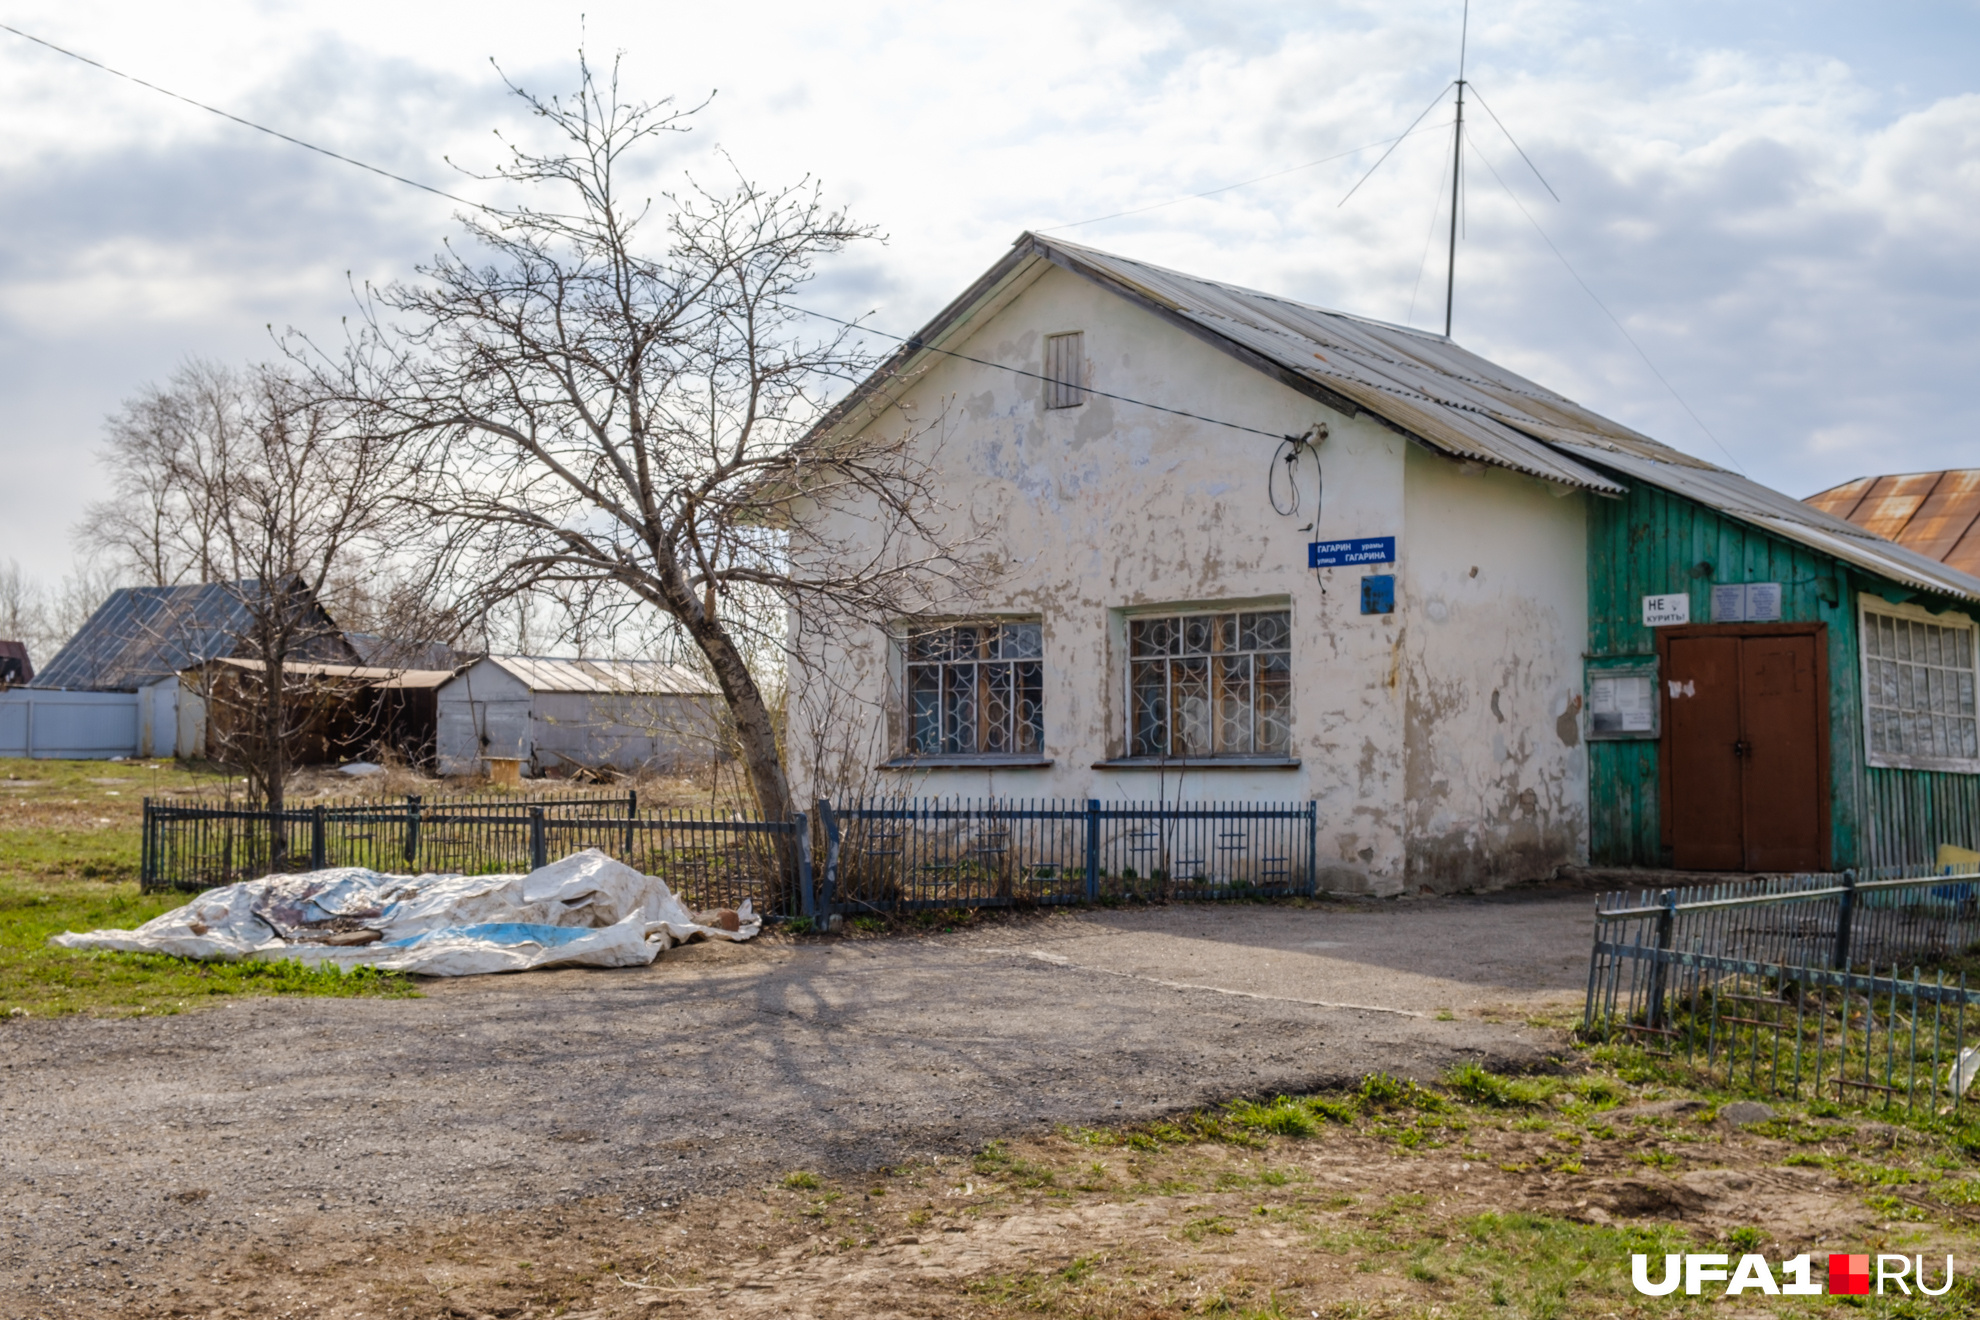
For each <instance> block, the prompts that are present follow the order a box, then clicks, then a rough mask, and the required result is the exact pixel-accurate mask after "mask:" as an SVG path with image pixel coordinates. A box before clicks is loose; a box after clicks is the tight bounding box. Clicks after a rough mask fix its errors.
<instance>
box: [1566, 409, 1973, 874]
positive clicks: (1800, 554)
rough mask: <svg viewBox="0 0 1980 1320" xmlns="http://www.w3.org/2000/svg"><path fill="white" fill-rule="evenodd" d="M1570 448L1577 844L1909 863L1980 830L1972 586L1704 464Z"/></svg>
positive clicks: (1625, 859)
mask: <svg viewBox="0 0 1980 1320" xmlns="http://www.w3.org/2000/svg"><path fill="white" fill-rule="evenodd" d="M1657 448H1658V449H1659V450H1662V452H1661V453H1653V452H1651V451H1648V450H1647V449H1646V448H1645V447H1642V446H1628V447H1627V448H1622V447H1619V448H1616V449H1614V450H1613V451H1611V452H1608V453H1606V454H1601V455H1599V456H1598V455H1597V454H1596V453H1594V452H1587V451H1584V452H1581V453H1578V454H1577V457H1580V458H1582V459H1583V460H1584V461H1587V462H1589V463H1591V465H1599V466H1601V467H1603V468H1606V469H1607V470H1609V471H1611V472H1613V473H1614V474H1615V475H1616V476H1617V477H1618V478H1620V479H1621V481H1622V482H1623V484H1625V485H1626V486H1628V488H1629V491H1628V494H1627V495H1625V496H1623V497H1622V498H1619V499H1590V500H1589V501H1588V506H1587V507H1588V559H1589V563H1588V615H1589V622H1588V647H1587V680H1588V700H1589V705H1590V711H1589V718H1588V721H1587V728H1588V738H1589V745H1588V771H1589V859H1590V862H1591V864H1593V865H1596V866H1635V867H1676V868H1679V869H1687V870H1690V869H1698V870H1740V871H1783V870H1815V869H1836V868H1842V867H1856V868H1885V867H1906V866H1918V865H1922V864H1930V863H1932V862H1934V860H1935V858H1936V856H1937V852H1938V849H1939V848H1940V846H1942V845H1947V844H1951V845H1954V846H1957V847H1963V848H1969V849H1970V848H1974V847H1975V846H1976V843H1977V842H1980V743H1977V742H1976V725H1975V690H1974V689H1975V681H1976V678H1975V666H1976V655H1975V651H1976V635H1975V633H1976V629H1975V622H1974V621H1975V618H1976V617H1980V608H1976V606H1980V581H1976V580H1975V579H1973V578H1971V577H1968V576H1967V575H1965V574H1963V573H1959V572H1957V571H1955V570H1952V569H1950V568H1948V567H1946V566H1945V565H1943V564H1940V563H1938V562H1937V561H1934V560H1932V559H1929V558H1926V557H1924V556H1921V555H1918V554H1916V553H1914V552H1912V551H1909V550H1906V549H1904V548H1902V547H1900V546H1897V545H1895V544H1893V543H1892V542H1889V541H1885V540H1883V539H1882V538H1880V537H1877V536H1874V535H1872V534H1871V533H1869V532H1866V531H1864V530H1863V529H1861V528H1859V527H1856V526H1854V525H1853V524H1850V523H1847V522H1844V521H1843V520H1841V519H1838V518H1833V517H1831V516H1829V515H1827V514H1824V513H1820V512H1819V511H1816V510H1813V509H1811V508H1809V507H1808V506H1806V505H1804V504H1802V503H1801V502H1799V501H1796V500H1793V499H1790V498H1789V497H1787V496H1785V495H1782V494H1780V493H1778V492H1775V491H1772V490H1769V489H1767V488H1765V487H1763V486H1759V485H1757V484H1756V483H1754V482H1751V481H1748V480H1746V479H1745V478H1743V477H1738V476H1735V475H1734V474H1732V473H1729V472H1725V471H1723V470H1720V469H1718V468H1714V467H1711V466H1709V465H1706V464H1703V463H1698V462H1697V461H1696V460H1689V459H1686V458H1684V457H1683V456H1680V455H1677V454H1675V453H1674V452H1673V451H1670V450H1664V449H1662V447H1661V446H1658V447H1657Z"/></svg>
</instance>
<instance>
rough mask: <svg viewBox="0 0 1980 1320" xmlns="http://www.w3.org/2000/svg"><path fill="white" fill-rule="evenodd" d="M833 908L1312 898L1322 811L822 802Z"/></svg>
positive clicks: (1309, 807)
mask: <svg viewBox="0 0 1980 1320" xmlns="http://www.w3.org/2000/svg"><path fill="white" fill-rule="evenodd" d="M818 816H819V820H820V822H821V823H822V825H823V827H824V830H825V835H826V838H825V850H826V867H825V871H826V877H827V880H826V883H827V887H828V889H827V894H826V896H825V898H824V900H823V901H824V902H825V903H827V904H829V905H830V906H831V908H832V910H834V911H841V912H855V911H861V910H885V911H898V910H903V909H913V908H928V907H985V906H996V905H1002V904H1013V903H1092V902H1099V901H1101V900H1104V899H1114V898H1143V899H1173V898H1234V897H1247V896H1251V897H1272V896H1282V895H1288V894H1311V893H1313V891H1314V879H1315V874H1314V856H1315V854H1314V834H1315V830H1316V827H1317V821H1318V817H1317V814H1316V809H1315V806H1314V804H1313V803H1311V802H1102V801H1099V800H1097V799H1065V798H1043V799H1030V800H1026V799H994V798H991V799H967V798H875V799H861V800H857V801H854V802H850V803H844V804H831V803H825V802H820V803H819V804H818Z"/></svg>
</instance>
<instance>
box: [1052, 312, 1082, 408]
mask: <svg viewBox="0 0 1980 1320" xmlns="http://www.w3.org/2000/svg"><path fill="white" fill-rule="evenodd" d="M1085 344H1086V335H1085V334H1084V333H1082V332H1081V331H1078V330H1075V331H1073V332H1072V333H1071V334H1069V335H1047V336H1045V406H1046V407H1047V408H1077V407H1079V405H1080V404H1082V403H1085V402H1086V391H1085V390H1083V389H1081V388H1080V386H1081V385H1082V384H1084V383H1085V382H1084V377H1085V375H1086V348H1085Z"/></svg>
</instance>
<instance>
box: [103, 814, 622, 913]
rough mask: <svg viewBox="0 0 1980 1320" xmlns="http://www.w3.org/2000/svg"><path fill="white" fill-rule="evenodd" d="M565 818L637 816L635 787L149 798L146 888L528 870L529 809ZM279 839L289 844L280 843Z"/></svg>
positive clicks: (141, 873)
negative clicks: (205, 800) (555, 792)
mask: <svg viewBox="0 0 1980 1320" xmlns="http://www.w3.org/2000/svg"><path fill="white" fill-rule="evenodd" d="M532 810H538V811H541V812H542V813H543V814H544V816H545V818H546V819H549V820H556V821H565V820H573V821H587V822H590V821H596V820H599V819H605V818H613V819H621V820H624V819H630V818H633V817H636V816H637V815H638V812H639V799H638V796H637V795H636V794H634V793H614V794H611V795H609V796H607V795H599V794H591V795H583V796H563V797H547V796H546V797H496V796H488V797H461V798H443V799H439V800H437V801H434V802H427V801H425V800H424V799H422V798H421V797H419V796H408V797H405V798H399V799H393V800H390V801H379V800H353V799H340V800H333V801H328V802H314V803H311V804H309V805H308V806H295V807H290V808H288V809H286V810H284V811H281V812H279V813H277V812H270V811H266V810H261V809H255V808H250V807H237V806H232V805H222V806H207V805H188V804H182V803H161V802H156V801H154V800H152V799H149V798H147V799H146V800H145V804H144V834H143V844H142V847H141V850H140V854H139V864H138V881H139V885H140V887H142V888H143V889H144V890H145V891H146V892H152V891H156V890H168V889H209V888H211V887H213V886H214V885H224V884H231V883H233V882H234V881H236V880H244V879H250V878H252V877H255V876H261V875H266V874H268V873H269V872H270V871H272V870H275V869H277V864H276V858H277V857H278V855H279V856H280V858H281V868H282V869H286V870H297V871H300V870H321V869H322V868H324V867H326V866H364V867H369V868H371V869H372V870H375V871H411V872H415V873H417V872H449V871H451V872H460V873H464V874H483V873H487V872H496V871H515V870H528V869H529V866H528V862H529V860H530V858H531V856H532V855H533V854H532V852H531V844H530V839H531V835H530V824H529V815H528V813H529V812H530V811H532ZM278 845H279V846H278Z"/></svg>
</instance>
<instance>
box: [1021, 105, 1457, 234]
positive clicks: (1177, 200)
mask: <svg viewBox="0 0 1980 1320" xmlns="http://www.w3.org/2000/svg"><path fill="white" fill-rule="evenodd" d="M1438 95H1439V96H1440V97H1441V96H1442V93H1439V94H1438ZM1433 104H1434V103H1433ZM1422 117H1423V116H1421V115H1418V116H1417V118H1418V119H1421V118H1422ZM1444 127H1447V125H1445V124H1425V125H1424V126H1423V127H1421V128H1415V127H1412V128H1409V129H1406V130H1405V131H1404V132H1403V133H1402V134H1401V135H1400V136H1397V137H1392V138H1383V139H1382V140H1381V141H1380V142H1370V143H1367V144H1365V145H1363V146H1359V147H1355V148H1354V149H1353V150H1351V151H1342V152H1338V153H1336V154H1335V155H1332V156H1322V157H1321V158H1320V159H1319V160H1309V161H1307V162H1306V163H1305V164H1304V165H1292V166H1288V167H1287V168H1285V169H1283V170H1273V171H1272V172H1271V173H1270V174H1260V175H1258V176H1257V177H1255V178H1250V179H1240V180H1238V181H1237V182H1236V183H1227V184H1225V185H1224V186H1223V187H1221V188H1211V189H1208V190H1206V191H1204V192H1194V193H1184V194H1183V195H1182V196H1181V197H1171V198H1170V199H1169V200H1168V201H1166V202H1152V203H1150V204H1149V205H1147V206H1136V207H1130V208H1129V209H1128V210H1125V211H1110V212H1108V213H1107V214H1106V215H1096V216H1092V217H1091V218H1089V219H1086V220H1069V221H1067V222H1066V223H1065V224H1062V225H1046V226H1044V227H1043V228H1040V229H1035V230H1033V231H1032V232H1033V233H1037V234H1050V233H1054V232H1056V231H1058V230H1061V229H1078V228H1079V227H1080V226H1081V225H1097V224H1099V223H1100V222H1101V221H1102V220H1119V219H1120V218H1121V217H1122V216H1129V215H1141V214H1143V213H1144V212H1147V211H1159V210H1161V209H1162V208H1163V207H1165V206H1178V205H1181V204H1182V203H1183V202H1193V201H1196V200H1197V199H1198V198H1202V197H1215V196H1217V195H1218V194H1219V193H1227V192H1230V191H1231V190H1232V189H1234V188H1249V187H1250V186H1251V185H1252V184H1254V183H1264V182H1265V181H1266V180H1267V179H1278V178H1283V177H1285V176H1286V175H1288V174H1297V173H1299V172H1300V171H1301V170H1310V169H1312V168H1313V167H1314V166H1316V165H1326V164H1330V163H1331V162H1333V161H1337V160H1346V159H1347V158H1348V157H1349V156H1359V155H1360V154H1361V153H1362V152H1364V151H1373V150H1374V149H1375V148H1377V147H1389V148H1392V149H1393V148H1394V147H1395V145H1396V144H1397V143H1399V142H1401V141H1402V140H1403V138H1406V137H1409V136H1411V135H1412V134H1416V133H1428V132H1430V131H1432V130H1433V129H1439V128H1444ZM1377 163H1378V164H1379V163H1380V162H1377Z"/></svg>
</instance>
